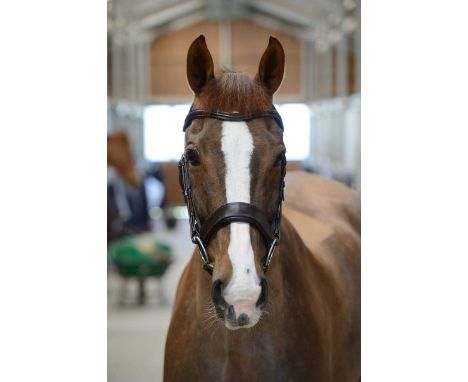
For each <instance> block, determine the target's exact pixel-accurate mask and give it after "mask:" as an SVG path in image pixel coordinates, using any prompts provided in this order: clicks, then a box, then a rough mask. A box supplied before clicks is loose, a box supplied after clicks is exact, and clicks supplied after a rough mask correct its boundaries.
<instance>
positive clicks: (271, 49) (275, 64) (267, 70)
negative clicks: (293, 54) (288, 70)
mask: <svg viewBox="0 0 468 382" xmlns="http://www.w3.org/2000/svg"><path fill="white" fill-rule="evenodd" d="M283 74H284V50H283V46H282V45H281V43H280V42H279V41H278V40H277V39H276V38H274V37H273V36H270V41H269V42H268V47H267V48H266V50H265V53H263V56H262V59H261V60H260V65H259V67H258V74H257V77H256V78H257V80H258V81H260V83H261V84H262V85H263V86H264V87H265V88H266V89H267V90H268V93H270V94H271V95H272V94H273V93H274V92H276V90H278V88H279V86H280V84H281V81H283Z"/></svg>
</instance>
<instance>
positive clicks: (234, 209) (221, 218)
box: [179, 105, 286, 274]
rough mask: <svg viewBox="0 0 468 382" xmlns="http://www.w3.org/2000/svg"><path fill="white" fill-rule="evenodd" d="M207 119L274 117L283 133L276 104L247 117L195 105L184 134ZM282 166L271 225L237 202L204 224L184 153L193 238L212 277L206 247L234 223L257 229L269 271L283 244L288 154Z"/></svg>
mask: <svg viewBox="0 0 468 382" xmlns="http://www.w3.org/2000/svg"><path fill="white" fill-rule="evenodd" d="M204 118H213V119H217V120H220V121H231V122H243V121H251V120H253V119H257V118H272V119H273V120H274V121H275V122H276V124H277V125H278V127H279V128H280V129H281V130H284V127H283V121H282V119H281V116H280V115H279V113H278V112H277V111H276V109H275V107H274V106H273V105H272V108H271V109H270V110H267V111H263V112H260V113H254V114H248V115H246V114H242V113H227V112H208V111H206V110H200V109H194V107H193V105H192V107H191V108H190V111H189V113H188V115H187V117H186V118H185V123H184V128H183V131H184V132H185V130H186V129H187V128H188V127H189V126H190V124H191V123H192V121H193V120H194V119H204ZM280 167H281V168H280V171H281V180H280V184H279V197H278V206H277V209H276V213H275V217H274V219H273V222H272V223H271V224H270V223H269V222H268V219H267V218H266V217H265V215H264V214H263V212H262V211H260V209H258V208H257V207H256V206H254V205H253V204H250V203H242V202H234V203H227V204H225V205H223V206H221V207H219V208H218V209H217V210H215V211H214V212H213V213H212V214H211V215H210V216H209V217H208V218H207V219H206V221H205V222H204V223H203V225H202V224H201V223H200V219H199V218H198V215H197V213H196V211H195V207H194V205H193V200H192V186H191V183H190V176H189V171H188V160H187V157H186V154H185V153H184V154H183V155H182V158H181V159H180V161H179V180H180V185H181V187H182V192H183V195H184V200H185V204H186V205H187V209H188V213H189V221H190V235H191V238H192V242H193V243H194V244H196V245H197V246H198V250H199V252H200V256H201V259H202V261H203V269H205V270H206V271H207V272H208V273H210V274H212V272H213V268H214V266H213V264H212V263H211V262H210V259H209V257H208V253H207V251H206V247H207V246H208V243H209V241H210V239H211V238H212V237H213V235H214V234H215V233H216V232H217V231H218V230H219V229H220V228H222V227H224V226H226V225H228V224H230V223H233V222H242V223H248V224H250V225H252V226H254V227H255V228H256V229H257V231H258V232H259V233H260V235H261V237H262V239H263V241H264V243H265V247H266V248H268V252H267V255H266V257H265V261H264V263H263V271H264V272H266V271H267V269H268V267H269V266H270V263H271V259H272V257H273V253H274V251H275V247H276V246H277V245H278V244H279V241H280V226H281V205H282V202H283V200H284V177H285V175H286V156H285V155H283V156H282V158H281V163H280Z"/></svg>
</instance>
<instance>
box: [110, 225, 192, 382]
mask: <svg viewBox="0 0 468 382" xmlns="http://www.w3.org/2000/svg"><path fill="white" fill-rule="evenodd" d="M154 234H155V236H156V238H158V239H159V240H161V241H164V242H166V243H168V244H170V245H171V246H172V249H173V255H174V262H173V264H171V266H170V268H169V269H168V270H167V272H166V274H165V275H164V279H163V281H162V287H163V290H164V295H165V299H166V301H165V302H162V301H161V299H160V293H159V292H160V289H158V288H159V287H160V285H159V283H158V282H157V281H156V280H150V281H149V282H148V283H147V288H146V290H147V297H148V301H147V304H146V305H145V306H139V305H137V303H136V301H137V283H136V281H129V282H128V283H127V284H126V285H125V291H126V294H125V298H124V299H122V298H120V297H121V293H120V292H121V288H122V283H123V281H122V279H121V278H120V277H119V276H118V275H117V274H115V273H112V272H111V273H110V274H109V275H108V284H107V289H108V299H107V301H108V307H107V374H108V377H107V379H108V381H109V382H147V381H148V382H149V381H151V382H159V381H162V370H163V359H164V343H165V340H166V333H167V329H168V327H169V322H170V319H171V312H172V305H173V301H174V297H175V292H176V288H177V283H178V281H179V278H180V275H181V273H182V271H183V269H184V267H185V264H186V263H187V261H188V260H189V257H190V256H191V254H192V251H193V244H192V243H191V241H190V238H189V237H190V235H189V226H188V220H179V221H178V224H177V226H176V228H175V229H174V230H168V229H167V228H166V227H165V225H164V224H163V222H162V221H156V222H155V227H154ZM122 300H123V301H122Z"/></svg>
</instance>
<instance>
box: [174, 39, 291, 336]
mask: <svg viewBox="0 0 468 382" xmlns="http://www.w3.org/2000/svg"><path fill="white" fill-rule="evenodd" d="M283 73H284V51H283V48H282V46H281V44H280V42H279V41H278V40H277V39H275V38H274V37H270V40H269V44H268V47H267V48H266V50H265V52H264V53H263V56H262V58H261V60H260V64H259V68H258V73H257V74H256V76H255V77H254V78H252V77H250V76H248V75H246V74H243V73H237V72H232V71H227V70H224V71H222V72H221V73H220V74H217V75H215V73H214V67H213V59H212V57H211V54H210V52H209V50H208V47H207V45H206V42H205V38H204V36H200V37H198V38H197V39H196V40H195V41H194V42H193V43H192V45H191V46H190V48H189V51H188V55H187V78H188V82H189V85H190V87H191V89H192V90H193V92H194V95H195V98H194V101H193V105H192V111H191V113H190V114H189V116H188V121H187V123H186V126H185V128H184V129H185V132H186V134H185V152H184V156H183V159H184V160H186V176H187V178H188V179H189V180H190V190H189V192H190V195H189V197H190V200H189V202H190V203H192V204H193V211H194V214H195V213H196V219H195V218H194V219H193V220H194V225H198V226H199V227H205V228H206V226H207V225H208V226H210V225H211V227H210V228H213V226H215V229H212V230H211V231H212V234H211V236H210V237H209V241H208V239H207V240H206V241H205V243H204V244H205V246H206V256H207V261H206V263H208V262H209V266H210V269H209V270H210V274H211V275H212V281H211V283H212V291H211V296H212V303H213V305H214V307H215V310H216V312H217V315H218V317H219V318H220V319H221V320H223V322H224V325H225V326H226V327H227V328H228V329H232V330H234V329H239V328H249V327H252V326H254V325H256V324H257V323H258V322H259V320H260V318H261V316H262V312H263V308H264V307H265V304H266V302H267V295H268V285H267V282H266V276H265V271H266V266H265V259H266V257H267V254H268V253H269V250H271V249H273V248H274V245H275V244H276V242H275V243H274V244H271V242H270V240H269V239H268V238H269V236H268V235H269V234H270V232H264V231H267V230H271V227H273V226H274V225H275V223H277V224H278V227H277V229H278V236H279V221H278V217H280V215H281V209H280V207H281V200H282V195H281V194H282V185H284V183H283V178H284V167H285V146H284V143H283V131H282V126H279V122H280V121H281V118H280V117H279V115H277V113H276V110H274V107H273V103H272V102H273V94H274V93H275V92H276V90H277V89H278V87H279V86H280V84H281V81H282V79H283ZM197 113H198V114H197ZM280 127H281V128H280ZM184 163H185V162H184ZM226 205H228V207H226V208H221V207H223V206H226ZM244 207H245V208H246V211H247V212H246V213H245V215H246V216H247V218H248V217H249V216H251V215H255V216H257V215H258V219H257V220H255V219H253V223H255V224H253V223H250V224H249V222H248V221H247V220H248V219H240V220H239V219H235V218H233V215H235V214H234V213H232V212H229V211H230V209H236V211H237V212H236V213H237V214H242V211H240V212H239V210H242V208H244ZM189 210H190V208H189ZM189 212H190V211H189ZM223 213H224V214H225V215H226V216H224V218H223V217H222V216H221V217H219V216H217V215H223ZM213 215H216V216H217V217H215V218H213ZM230 218H231V219H230ZM221 221H222V224H221V223H220V222H221ZM213 222H214V223H213ZM262 227H263V228H264V229H263V230H262ZM265 227H266V228H265ZM208 230H209V229H208ZM205 231H206V230H205ZM195 232H196V233H197V229H196V227H195ZM278 238H279V237H278ZM192 240H193V237H192ZM194 242H195V241H194Z"/></svg>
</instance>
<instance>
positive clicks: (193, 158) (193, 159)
mask: <svg viewBox="0 0 468 382" xmlns="http://www.w3.org/2000/svg"><path fill="white" fill-rule="evenodd" d="M185 155H186V156H187V159H188V161H189V162H190V164H192V165H193V166H198V165H199V164H200V156H199V154H198V150H197V149H187V151H186V152H185Z"/></svg>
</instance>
